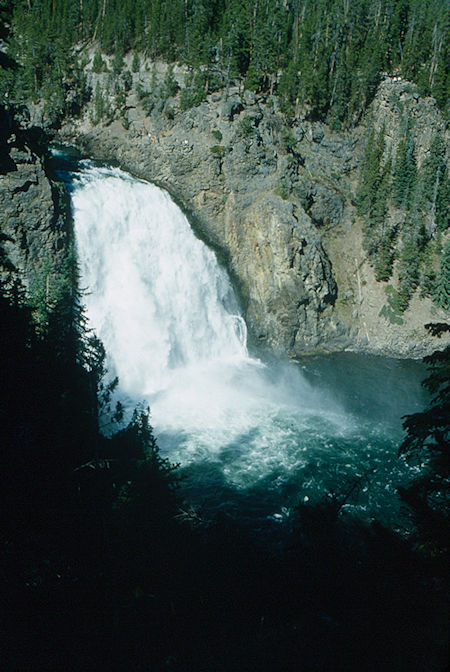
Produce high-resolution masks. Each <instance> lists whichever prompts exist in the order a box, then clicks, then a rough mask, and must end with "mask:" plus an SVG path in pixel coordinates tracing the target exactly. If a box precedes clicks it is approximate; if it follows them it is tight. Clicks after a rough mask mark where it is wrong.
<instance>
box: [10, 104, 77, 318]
mask: <svg viewBox="0 0 450 672" xmlns="http://www.w3.org/2000/svg"><path fill="white" fill-rule="evenodd" d="M0 128H1V129H2V130H1V137H0V233H1V236H2V246H3V249H4V252H5V256H6V258H7V259H8V262H9V264H12V266H13V267H14V268H15V271H14V273H15V274H16V275H17V277H20V279H21V281H22V282H23V284H24V286H25V288H26V290H27V294H28V297H29V299H30V301H31V303H32V304H33V305H34V306H36V305H37V304H39V303H40V304H41V309H43V310H45V306H44V304H47V305H46V308H47V309H50V308H51V303H52V301H53V300H54V298H55V295H56V285H57V284H58V282H59V280H60V276H61V269H62V268H63V267H64V266H65V260H66V259H67V253H68V249H69V246H70V241H71V232H70V231H71V229H70V225H69V219H68V210H67V207H66V205H67V196H66V194H65V191H64V189H62V188H61V186H60V185H58V183H57V182H55V181H53V180H51V179H50V177H49V176H48V174H47V171H46V169H45V158H44V157H45V151H46V138H45V137H44V136H43V134H42V130H41V129H39V128H37V127H32V126H31V125H30V120H29V115H28V113H27V111H26V110H21V111H20V112H19V111H17V110H16V111H15V112H13V110H12V109H9V110H7V109H5V108H1V109H0ZM9 264H8V268H10V266H9ZM37 317H38V319H39V317H42V315H40V316H39V315H37Z"/></svg>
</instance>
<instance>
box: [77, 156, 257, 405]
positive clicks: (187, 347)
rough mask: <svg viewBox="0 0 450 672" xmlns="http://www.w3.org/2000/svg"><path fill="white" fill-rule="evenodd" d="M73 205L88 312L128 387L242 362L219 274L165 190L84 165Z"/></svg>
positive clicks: (241, 336)
mask: <svg viewBox="0 0 450 672" xmlns="http://www.w3.org/2000/svg"><path fill="white" fill-rule="evenodd" d="M72 203H73V214H74V220H75V222H76V238H77V248H78V258H79V261H80V272H81V277H82V282H83V284H84V286H85V288H86V296H85V302H86V307H87V312H88V316H89V319H90V322H91V324H92V325H93V326H94V328H95V330H96V332H97V334H98V336H99V337H100V339H101V340H102V341H103V343H104V345H105V348H106V351H107V353H108V359H109V361H108V364H109V366H110V368H111V367H112V368H113V369H114V372H115V373H117V374H118V375H119V378H120V385H121V388H122V390H123V391H124V392H125V393H126V394H128V395H129V396H130V397H132V398H135V399H139V398H140V397H151V396H152V395H154V394H155V393H157V392H160V391H161V390H163V389H165V388H167V386H168V385H169V384H170V382H171V380H173V378H174V376H177V375H178V376H179V375H181V374H182V372H185V371H186V370H189V369H193V368H195V367H203V368H204V367H208V366H215V365H217V362H218V361H220V362H222V363H223V362H225V361H226V362H229V363H230V362H233V361H235V362H242V361H245V360H246V359H247V357H248V355H247V348H246V328H245V322H244V320H243V319H242V317H241V316H240V314H239V308H238V305H237V301H236V299H235V296H234V292H233V289H232V287H231V284H230V282H229V279H228V277H227V274H226V272H225V271H224V269H223V268H222V267H221V266H220V265H219V264H218V262H217V259H216V257H215V254H214V253H213V252H212V251H211V250H210V249H208V248H207V247H206V246H205V245H204V244H203V243H202V242H201V241H199V240H198V239H197V238H196V237H195V236H194V234H193V232H192V230H191V228H190V226H189V223H188V222H187V220H186V217H185V216H184V215H183V213H182V212H181V210H180V209H179V208H178V207H177V206H176V205H175V204H174V203H173V202H172V201H171V199H170V198H169V196H168V195H167V194H166V193H165V192H164V191H162V190H161V189H159V188H157V187H156V186H154V185H152V184H149V183H146V182H143V181H140V180H136V179H135V178H131V177H130V176H128V175H127V174H126V173H124V172H122V171H121V170H119V169H111V168H98V167H88V168H87V169H84V170H81V172H79V173H78V174H77V175H76V180H75V183H74V186H73V189H72Z"/></svg>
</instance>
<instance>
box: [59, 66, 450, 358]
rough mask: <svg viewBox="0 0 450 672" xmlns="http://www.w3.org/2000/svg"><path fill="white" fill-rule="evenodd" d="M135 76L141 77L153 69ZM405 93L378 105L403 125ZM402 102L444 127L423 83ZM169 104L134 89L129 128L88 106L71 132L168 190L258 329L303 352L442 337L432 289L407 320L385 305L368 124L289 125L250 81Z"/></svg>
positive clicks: (382, 116) (413, 346) (396, 350)
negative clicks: (96, 118)
mask: <svg viewBox="0 0 450 672" xmlns="http://www.w3.org/2000/svg"><path fill="white" fill-rule="evenodd" d="M101 77H102V75H97V78H101ZM134 77H135V85H136V83H137V79H139V81H140V84H141V85H142V81H143V80H142V78H143V77H144V79H145V73H141V74H140V75H135V76H134ZM144 86H145V81H144ZM383 87H384V88H383ZM386 87H387V88H386ZM415 95H417V94H415ZM399 96H400V97H401V92H400V93H399V92H396V91H395V90H393V89H391V88H389V85H388V84H386V85H383V86H382V87H381V88H380V92H379V95H378V97H377V98H376V100H375V102H374V104H373V112H372V114H373V115H375V118H376V119H378V121H377V122H376V123H377V124H378V123H379V124H380V125H381V123H385V125H386V128H387V132H388V134H391V135H392V137H397V136H398V135H399V124H400V123H401V118H400V116H399V115H396V112H395V109H397V108H398V105H397V103H396V101H397V100H398V99H399ZM402 105H403V107H405V105H411V106H414V109H415V110H416V114H418V115H419V117H420V122H419V124H418V128H422V126H423V127H425V126H426V124H425V122H424V124H422V119H425V118H426V117H427V116H428V118H429V117H430V114H431V115H432V117H433V119H434V120H435V123H436V124H438V126H437V127H439V128H441V127H442V128H443V125H442V123H441V121H440V120H439V115H438V112H437V110H436V108H435V107H434V106H433V103H432V101H427V100H425V101H422V100H419V102H417V98H415V97H413V95H412V94H411V100H409V99H408V100H407V101H405V100H404V99H402ZM165 106H166V107H165V109H167V110H170V114H169V113H168V114H164V109H162V110H161V109H159V107H161V106H159V107H158V109H156V108H155V109H154V110H153V112H152V113H151V114H146V113H145V112H144V110H143V109H142V107H141V105H140V101H139V98H138V96H137V95H136V93H134V91H133V89H132V90H131V92H130V93H129V95H128V98H127V104H126V109H127V110H128V117H127V124H126V126H127V127H128V128H127V130H125V129H124V127H123V125H122V123H121V122H120V121H119V120H116V121H113V122H112V123H109V124H107V125H106V124H99V125H97V126H93V125H92V123H91V122H90V120H89V119H90V118H89V114H88V113H86V115H85V117H84V118H83V119H82V120H78V121H72V122H71V123H69V124H67V125H66V126H65V127H64V128H63V129H62V130H61V132H60V133H59V136H58V138H59V140H60V141H62V142H63V143H69V144H74V145H76V146H78V147H80V148H81V149H82V150H84V151H85V152H86V153H87V154H88V155H90V156H93V157H95V158H97V159H103V160H106V161H111V160H113V161H118V162H119V163H120V165H121V166H122V167H123V168H124V169H126V170H129V171H130V172H131V173H133V174H135V175H137V176H139V177H143V178H145V179H148V180H151V181H154V182H156V183H157V184H160V185H161V186H163V187H165V188H166V189H168V191H169V192H170V193H171V194H172V195H173V197H174V198H175V200H176V201H177V202H178V203H179V204H180V205H181V207H182V208H183V209H184V210H185V211H186V213H187V214H188V215H189V216H190V220H191V223H192V225H193V227H194V229H195V231H196V232H197V234H198V235H199V236H200V237H202V238H203V239H204V240H205V241H206V242H207V243H208V244H210V245H211V246H212V247H214V248H215V249H216V250H217V251H218V253H219V255H220V257H221V258H222V259H223V260H224V261H225V263H226V264H227V267H228V269H229V271H230V273H231V276H232V278H233V280H234V281H235V284H236V286H237V288H238V290H239V293H240V295H241V299H242V304H243V309H244V313H245V317H246V320H247V323H248V326H249V329H250V334H251V336H253V338H254V340H255V341H256V342H258V343H260V344H263V345H264V344H265V345H267V346H268V347H270V348H271V349H274V350H276V351H278V352H284V353H288V354H289V355H291V356H298V355H302V354H304V353H308V352H318V351H322V352H323V351H329V350H342V349H344V348H351V349H354V350H359V351H366V352H367V351H369V352H375V353H383V354H389V355H394V356H395V355H399V356H417V357H418V356H422V355H424V354H425V353H426V352H429V351H431V350H433V349H435V348H436V347H438V346H439V345H440V342H439V341H436V340H435V339H432V338H431V337H429V336H428V335H427V334H426V332H425V330H424V329H423V325H424V324H425V323H426V322H430V321H443V320H445V319H447V318H448V316H446V315H444V314H443V312H442V311H440V310H438V309H437V308H436V307H434V306H433V305H432V304H431V302H430V301H428V300H426V301H422V300H419V299H418V298H417V297H415V298H414V300H413V301H412V303H411V307H410V308H409V309H408V310H407V311H406V313H405V319H404V322H403V325H402V326H401V327H400V326H398V325H391V324H389V323H388V322H387V321H386V320H384V319H382V318H381V317H380V316H379V315H380V311H381V309H382V307H383V305H384V302H385V294H384V286H383V283H377V282H376V281H375V278H374V273H373V270H372V268H371V267H370V265H369V262H368V260H367V256H366V253H365V251H364V249H363V246H362V233H361V223H360V222H359V220H358V217H357V215H356V210H355V206H354V194H355V189H356V185H357V181H358V166H359V163H360V161H361V157H362V153H363V146H364V142H365V140H364V138H365V134H366V127H365V126H364V125H362V126H360V127H358V128H356V129H355V130H354V131H352V132H351V133H339V134H338V133H334V132H332V131H331V130H330V129H329V128H328V127H326V126H325V125H323V124H320V123H314V122H311V121H308V120H307V119H306V118H298V119H296V120H294V123H293V124H292V125H291V126H290V127H288V126H286V124H285V120H284V117H283V115H282V114H281V112H279V111H278V109H277V99H276V98H274V97H271V96H268V97H267V98H262V97H259V98H258V97H257V96H255V95H254V94H252V93H250V92H245V94H243V95H240V94H239V91H238V90H230V91H229V92H228V97H227V96H226V95H225V93H223V94H220V93H213V94H212V95H210V96H209V97H208V98H207V100H206V101H205V102H203V103H202V104H201V105H199V106H198V107H196V108H193V109H190V110H187V111H186V112H181V111H179V110H177V103H176V100H173V99H169V100H168V101H166V103H165ZM393 108H395V109H393ZM174 110H175V112H174ZM417 110H419V112H417ZM91 118H92V116H91ZM371 119H372V120H371V121H370V122H368V123H371V124H372V123H374V122H373V117H372V118H371ZM429 123H430V122H428V124H429ZM439 124H441V126H439ZM422 140H423V142H424V143H426V138H425V136H424V137H423V138H422ZM418 306H419V308H420V309H418Z"/></svg>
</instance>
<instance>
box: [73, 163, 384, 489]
mask: <svg viewBox="0 0 450 672" xmlns="http://www.w3.org/2000/svg"><path fill="white" fill-rule="evenodd" d="M70 191H71V197H72V206H73V215H74V222H75V231H76V240H77V249H78V258H79V264H80V274H81V285H82V287H83V288H84V289H85V304H86V308H87V316H88V320H89V323H90V326H91V327H93V328H94V330H95V332H96V333H97V335H98V336H99V337H100V339H101V340H102V341H103V343H104V346H105V349H106V352H107V365H108V369H109V371H110V373H111V375H118V376H119V381H120V383H119V385H120V387H119V394H120V395H121V396H122V399H125V400H127V401H128V403H129V405H130V406H131V405H134V404H135V403H136V402H139V401H142V400H145V401H146V402H148V404H149V405H150V408H151V417H152V424H153V426H154V429H155V434H156V436H157V440H158V443H159V445H160V448H161V449H162V451H163V453H164V454H166V455H168V457H169V458H170V459H171V460H172V461H174V462H179V463H181V465H184V466H185V467H186V466H187V465H188V466H189V465H191V466H192V465H196V464H197V465H198V464H200V463H202V464H204V465H205V464H206V465H209V467H208V468H209V469H210V470H212V471H214V475H212V476H210V477H209V476H208V475H207V471H208V468H207V469H206V472H205V470H203V472H202V477H201V478H202V479H203V481H202V486H201V487H203V488H204V490H205V492H207V490H208V484H207V482H206V481H208V478H210V483H209V486H210V488H212V489H214V488H217V487H222V486H223V485H224V484H225V486H226V487H228V486H230V487H233V488H237V489H242V488H253V487H254V486H255V485H257V484H258V483H263V485H264V497H267V493H268V491H270V490H271V489H272V490H276V489H277V488H278V489H280V488H281V489H282V487H283V485H284V484H286V483H287V482H288V481H289V479H291V481H292V480H294V481H295V483H296V488H297V492H300V493H301V494H302V495H304V493H305V492H310V491H312V490H320V489H322V491H323V488H324V487H325V488H327V487H328V486H327V483H326V480H327V479H326V478H325V479H323V478H322V476H320V471H321V469H325V468H326V469H328V471H329V470H330V469H331V470H332V472H333V473H334V474H335V476H336V474H344V475H345V474H346V473H354V472H355V469H356V472H357V470H358V468H357V467H355V461H357V460H359V462H360V463H362V468H363V469H364V468H365V467H366V466H367V465H370V464H371V462H370V458H371V455H370V449H371V445H372V444H371V442H373V441H375V442H376V441H377V440H379V435H380V430H379V428H378V427H372V426H371V427H370V428H368V427H365V428H364V426H363V423H362V422H361V421H359V422H355V419H354V418H353V417H352V416H351V415H349V414H346V413H344V412H343V410H342V408H340V407H339V404H337V402H335V401H333V398H332V397H331V395H327V393H326V392H324V390H323V389H322V390H320V391H319V390H318V389H315V388H314V387H313V386H312V385H311V384H309V383H308V382H307V381H306V379H305V378H304V376H303V375H302V373H301V370H300V368H299V367H298V366H296V365H295V364H288V363H286V364H278V365H277V366H265V365H263V364H262V363H261V362H260V361H259V360H256V359H252V358H251V357H249V355H248V352H247V347H246V327H245V323H244V320H243V319H242V317H241V316H240V314H239V308H238V303H237V301H236V298H235V295H234V292H233V289H232V286H231V284H230V282H229V279H228V277H227V274H226V272H225V270H224V269H223V268H222V267H221V266H220V265H219V264H218V262H217V259H216V256H215V254H214V253H213V252H212V251H211V250H210V249H208V248H207V247H206V246H205V245H204V244H203V243H202V242H201V241H200V240H198V239H197V238H196V237H195V235H194V234H193V232H192V230H191V228H190V226H189V223H188V221H187V219H186V217H185V216H184V215H183V213H182V212H181V211H180V209H179V208H178V207H177V206H176V205H175V204H174V203H173V202H172V201H171V199H170V197H169V196H168V195H167V194H166V193H165V192H164V191H162V190H161V189H159V188H157V187H156V186H154V185H152V184H149V183H146V182H143V181H140V180H137V179H135V178H133V177H131V176H129V175H127V174H126V173H124V172H122V171H121V170H119V169H113V168H99V167H95V166H94V165H92V164H90V163H88V162H86V163H84V164H82V166H81V170H80V171H78V172H76V173H75V174H73V175H72V183H71V187H70ZM361 446H364V449H365V450H366V453H367V454H366V453H365V454H364V459H362V456H360V455H359V452H358V451H361ZM355 456H356V457H355ZM383 459H384V458H383ZM365 460H366V462H365ZM352 461H353V462H352ZM375 461H377V459H376V458H375ZM386 467H387V468H388V469H389V468H390V467H389V465H388V464H386ZM205 473H206V476H205ZM211 473H212V472H211ZM318 474H319V476H318ZM321 478H322V481H324V483H322V486H321V487H318V480H320V479H321ZM305 498H307V496H305Z"/></svg>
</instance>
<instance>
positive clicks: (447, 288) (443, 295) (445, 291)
mask: <svg viewBox="0 0 450 672" xmlns="http://www.w3.org/2000/svg"><path fill="white" fill-rule="evenodd" d="M432 297H433V301H434V302H435V303H436V304H437V305H438V306H440V307H441V308H443V309H444V310H449V311H450V242H448V243H446V245H445V247H444V251H443V253H442V257H441V269H440V272H439V275H438V278H437V280H436V284H435V286H434V288H433V294H432Z"/></svg>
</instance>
